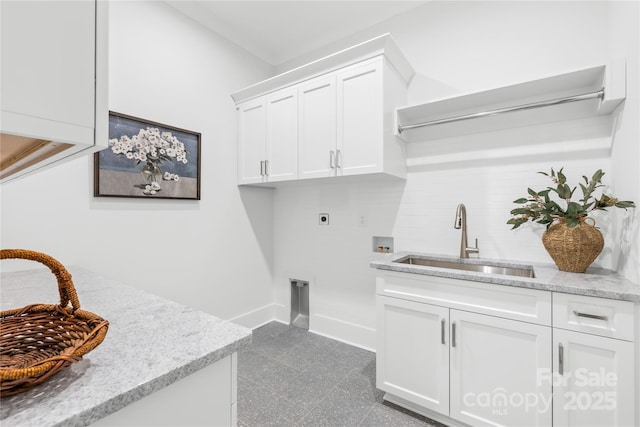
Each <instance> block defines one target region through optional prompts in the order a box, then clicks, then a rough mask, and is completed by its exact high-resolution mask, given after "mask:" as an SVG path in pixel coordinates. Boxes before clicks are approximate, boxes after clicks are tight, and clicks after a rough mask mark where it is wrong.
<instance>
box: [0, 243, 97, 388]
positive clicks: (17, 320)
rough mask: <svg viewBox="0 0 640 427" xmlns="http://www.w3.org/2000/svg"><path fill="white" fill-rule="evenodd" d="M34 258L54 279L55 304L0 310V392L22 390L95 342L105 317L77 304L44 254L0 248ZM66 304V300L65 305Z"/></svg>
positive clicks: (2, 253)
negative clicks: (55, 286) (47, 269)
mask: <svg viewBox="0 0 640 427" xmlns="http://www.w3.org/2000/svg"><path fill="white" fill-rule="evenodd" d="M5 258H21V259H27V260H33V261H38V262H40V263H42V264H44V265H46V266H47V267H49V269H50V270H51V272H52V273H53V274H54V275H55V277H56V279H57V281H58V292H59V294H60V304H31V305H27V306H26V307H23V308H17V309H12V310H5V311H3V312H2V313H0V397H6V396H10V395H13V394H18V393H22V392H25V391H27V390H29V389H31V388H32V387H35V386H37V385H38V384H41V383H43V382H45V381H46V380H48V379H49V378H50V377H51V376H52V375H53V374H55V373H56V372H58V371H60V370H61V369H63V368H66V367H67V366H69V365H71V364H72V363H74V362H77V361H79V360H80V359H82V356H84V355H85V354H87V353H88V352H90V351H91V350H93V349H94V348H95V347H97V346H98V345H99V344H100V343H101V342H102V340H104V337H105V335H106V334H107V329H108V327H109V322H107V321H106V320H104V319H103V318H102V317H100V316H98V315H96V314H93V313H90V312H88V311H84V310H81V309H80V301H79V300H78V295H77V294H76V290H75V288H74V286H73V282H72V281H71V274H69V272H68V271H67V270H66V269H65V268H64V266H63V265H62V264H61V263H60V262H58V261H56V260H55V259H54V258H52V257H50V256H49V255H46V254H43V253H40V252H34V251H29V250H24V249H3V250H0V259H5ZM69 303H70V305H69Z"/></svg>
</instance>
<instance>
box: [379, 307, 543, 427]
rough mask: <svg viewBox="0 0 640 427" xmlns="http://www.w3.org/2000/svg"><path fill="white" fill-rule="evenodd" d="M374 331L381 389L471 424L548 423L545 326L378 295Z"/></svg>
mask: <svg viewBox="0 0 640 427" xmlns="http://www.w3.org/2000/svg"><path fill="white" fill-rule="evenodd" d="M378 333H379V336H378V337H379V338H378V348H377V354H378V361H377V378H378V383H377V387H378V388H379V389H381V390H384V391H385V392H387V393H390V394H391V395H393V396H397V397H399V398H401V399H403V400H405V401H407V402H411V403H413V404H415V405H418V406H419V407H420V408H425V409H428V410H432V411H435V412H437V413H440V414H443V415H445V416H449V417H451V418H454V419H456V420H458V421H461V422H464V423H468V424H470V425H482V426H485V425H486V426H497V425H503V426H545V425H551V384H550V383H548V384H546V385H545V384H541V383H540V382H539V381H538V378H537V372H539V371H544V370H546V371H547V372H550V371H551V353H550V351H549V347H550V346H551V328H550V327H548V326H540V325H534V324H529V323H525V322H519V321H515V320H507V319H502V318H498V317H493V316H487V315H483V314H477V313H470V312H466V311H460V310H455V309H449V308H448V307H441V306H436V305H431V304H424V303H418V302H414V301H407V300H403V299H398V298H390V297H386V296H378ZM410 409H415V408H410Z"/></svg>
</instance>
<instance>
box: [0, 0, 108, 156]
mask: <svg viewBox="0 0 640 427" xmlns="http://www.w3.org/2000/svg"><path fill="white" fill-rule="evenodd" d="M0 7H1V8H2V9H1V13H0V15H1V16H2V25H1V28H2V36H1V40H2V49H1V51H2V61H1V63H2V72H1V75H2V82H1V85H2V101H1V104H2V131H3V132H6V133H10V134H13V135H22V136H30V137H34V138H41V139H46V140H56V141H59V142H66V143H71V144H85V145H93V143H94V124H95V123H94V114H95V89H96V87H95V80H96V68H95V66H96V56H95V47H96V32H95V31H96V4H95V2H93V1H79V2H78V1H38V2H34V1H3V2H1V4H0ZM103 65H104V64H103ZM100 71H102V70H100ZM104 120H106V118H104Z"/></svg>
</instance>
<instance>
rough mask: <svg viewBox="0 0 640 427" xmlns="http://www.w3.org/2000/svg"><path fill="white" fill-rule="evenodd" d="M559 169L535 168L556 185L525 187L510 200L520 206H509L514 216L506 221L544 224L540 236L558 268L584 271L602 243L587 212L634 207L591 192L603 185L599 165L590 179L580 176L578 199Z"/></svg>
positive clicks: (599, 249) (629, 202)
mask: <svg viewBox="0 0 640 427" xmlns="http://www.w3.org/2000/svg"><path fill="white" fill-rule="evenodd" d="M562 169H563V168H561V169H560V170H559V171H557V172H556V171H554V170H553V168H552V169H551V173H546V172H538V173H540V174H542V175H545V176H548V177H549V178H550V179H551V180H552V181H553V182H554V184H555V187H547V188H546V189H544V190H542V191H534V190H532V189H531V188H528V189H527V192H528V193H529V196H528V197H523V198H520V199H517V200H514V202H513V203H517V204H520V205H522V206H520V207H518V208H515V209H512V210H511V215H513V216H512V218H510V219H509V220H508V221H507V224H511V225H512V226H513V227H512V229H515V228H518V227H520V226H521V225H522V224H524V223H526V222H528V221H532V222H536V223H538V224H545V225H546V226H547V229H546V230H545V232H544V234H543V236H542V243H543V245H544V247H545V249H546V250H547V252H549V255H550V256H551V258H552V259H553V261H554V262H555V263H556V265H557V266H558V268H559V269H560V270H562V271H571V272H574V273H584V272H585V271H586V269H587V267H589V265H591V263H592V262H593V261H594V260H595V259H596V258H597V257H598V255H599V254H600V252H601V251H602V248H603V246H604V239H603V237H602V233H601V232H600V230H598V229H597V228H596V227H595V220H594V219H593V218H592V217H589V214H590V213H591V212H593V211H596V210H606V209H607V208H609V207H617V208H622V209H625V210H626V209H627V208H635V204H634V203H633V202H631V201H620V200H618V199H617V198H615V197H613V196H609V195H606V194H604V193H601V194H600V196H599V197H596V196H595V195H594V192H595V191H596V190H597V189H598V188H600V187H602V186H603V185H602V177H603V176H604V172H603V171H602V170H601V169H598V170H597V171H596V172H595V173H594V174H593V176H592V177H591V179H588V178H587V177H586V176H583V177H582V178H583V180H584V183H580V184H579V185H580V190H581V191H582V198H581V199H580V200H579V201H577V202H575V201H572V200H571V199H572V197H573V195H574V192H575V191H576V189H577V187H573V188H572V187H571V186H569V184H567V178H566V176H565V175H564V174H563V173H562ZM552 196H554V197H555V198H558V199H560V200H559V201H558V202H556V201H555V200H552Z"/></svg>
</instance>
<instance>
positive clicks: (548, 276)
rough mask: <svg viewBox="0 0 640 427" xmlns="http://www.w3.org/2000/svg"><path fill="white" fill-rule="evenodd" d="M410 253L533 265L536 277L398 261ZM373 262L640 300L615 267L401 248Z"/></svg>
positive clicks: (634, 287)
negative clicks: (578, 268)
mask: <svg viewBox="0 0 640 427" xmlns="http://www.w3.org/2000/svg"><path fill="white" fill-rule="evenodd" d="M409 255H412V256H419V257H425V258H429V259H435V260H441V261H461V262H464V263H471V264H474V263H476V264H481V263H483V262H488V263H491V264H494V265H500V266H503V267H517V266H522V265H529V266H532V267H533V270H534V273H535V278H528V277H517V276H505V275H498V274H487V273H479V272H473V271H462V270H453V269H448V268H437V267H425V266H420V265H410V264H402V263H398V262H394V261H397V260H401V259H403V258H405V257H407V256H409ZM370 265H371V267H374V268H377V269H380V270H390V271H399V272H404V273H414V274H424V275H428V276H438V277H449V278H453V279H463V280H472V281H476V282H485V283H494V284H497V285H505V286H517V287H521V288H531V289H541V290H546V291H552V292H563V293H568V294H577V295H587V296H594V297H600V298H611V299H619V300H625V301H635V302H640V285H637V284H635V283H633V282H631V281H629V280H627V279H625V278H624V277H622V276H620V275H619V274H617V273H615V272H613V271H610V270H605V269H600V268H589V269H588V270H587V272H586V273H568V272H565V271H560V270H558V268H557V267H556V266H555V265H552V264H531V263H522V262H518V263H513V262H508V261H498V260H491V259H481V258H480V259H478V258H470V259H468V260H460V259H459V258H457V257H448V256H443V255H434V254H426V253H418V252H398V253H395V254H389V255H388V256H386V257H385V258H384V259H380V260H376V261H372V262H371V264H370Z"/></svg>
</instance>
